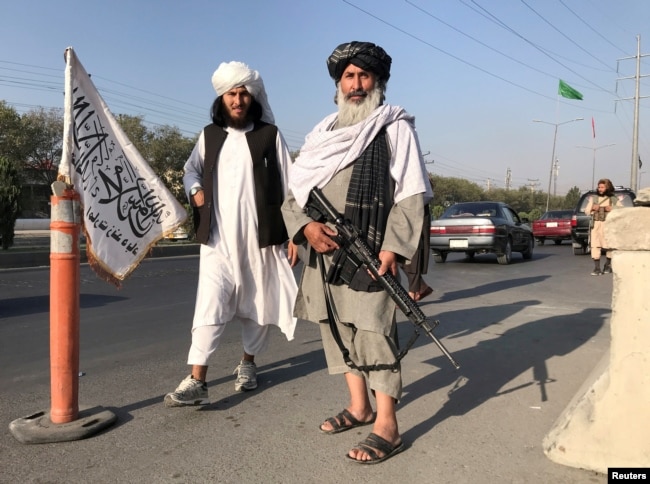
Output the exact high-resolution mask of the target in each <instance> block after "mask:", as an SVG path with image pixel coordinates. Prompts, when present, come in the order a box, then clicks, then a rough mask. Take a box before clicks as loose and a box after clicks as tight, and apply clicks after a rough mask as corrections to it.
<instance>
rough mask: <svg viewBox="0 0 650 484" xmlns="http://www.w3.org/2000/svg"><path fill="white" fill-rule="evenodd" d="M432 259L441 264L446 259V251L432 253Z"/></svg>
mask: <svg viewBox="0 0 650 484" xmlns="http://www.w3.org/2000/svg"><path fill="white" fill-rule="evenodd" d="M433 260H434V261H435V262H437V263H438V264H442V263H443V262H445V261H446V260H447V253H446V252H439V253H437V254H433Z"/></svg>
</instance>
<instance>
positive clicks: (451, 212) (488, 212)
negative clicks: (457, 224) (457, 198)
mask: <svg viewBox="0 0 650 484" xmlns="http://www.w3.org/2000/svg"><path fill="white" fill-rule="evenodd" d="M498 211H499V209H498V206H497V205H496V204H495V203H458V204H456V205H452V206H451V207H449V208H448V209H447V210H445V212H444V213H443V214H442V216H441V217H440V218H457V217H496V216H497V213H498Z"/></svg>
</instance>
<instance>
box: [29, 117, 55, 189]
mask: <svg viewBox="0 0 650 484" xmlns="http://www.w3.org/2000/svg"><path fill="white" fill-rule="evenodd" d="M21 125H22V133H21V141H20V144H21V146H22V147H23V149H22V153H23V154H24V158H23V159H22V160H21V161H22V162H23V163H24V165H23V166H24V169H25V175H24V177H25V179H28V180H31V181H34V182H36V183H38V182H40V183H42V184H44V185H46V186H48V187H49V186H50V185H51V184H52V183H53V182H54V181H56V176H57V172H58V166H59V163H60V162H61V153H62V148H63V110H62V109H57V108H50V109H44V108H38V109H34V110H32V111H29V112H27V113H25V114H23V116H22V118H21Z"/></svg>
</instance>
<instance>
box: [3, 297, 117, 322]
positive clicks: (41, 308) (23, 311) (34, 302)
mask: <svg viewBox="0 0 650 484" xmlns="http://www.w3.org/2000/svg"><path fill="white" fill-rule="evenodd" d="M125 299H128V298H127V297H122V296H105V295H103V294H81V295H80V296H79V307H80V308H81V309H87V308H96V307H101V306H106V305H108V304H112V303H114V302H118V301H123V300H125ZM49 310H50V296H49V294H44V295H41V296H28V297H17V298H13V299H6V300H3V301H2V313H0V317H3V318H9V317H16V316H27V315H29V314H39V313H46V312H48V311H49Z"/></svg>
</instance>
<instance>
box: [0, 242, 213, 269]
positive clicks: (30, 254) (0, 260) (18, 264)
mask: <svg viewBox="0 0 650 484" xmlns="http://www.w3.org/2000/svg"><path fill="white" fill-rule="evenodd" d="M199 252H200V244H173V245H156V246H154V247H153V248H152V249H151V251H150V253H149V255H147V257H145V259H146V258H154V257H178V256H184V255H199ZM80 261H81V262H82V263H83V262H88V259H87V257H86V251H85V250H84V249H82V250H81V254H80ZM49 265H50V249H49V247H41V248H35V249H34V250H31V251H12V249H8V250H0V269H24V268H28V267H43V266H49Z"/></svg>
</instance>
